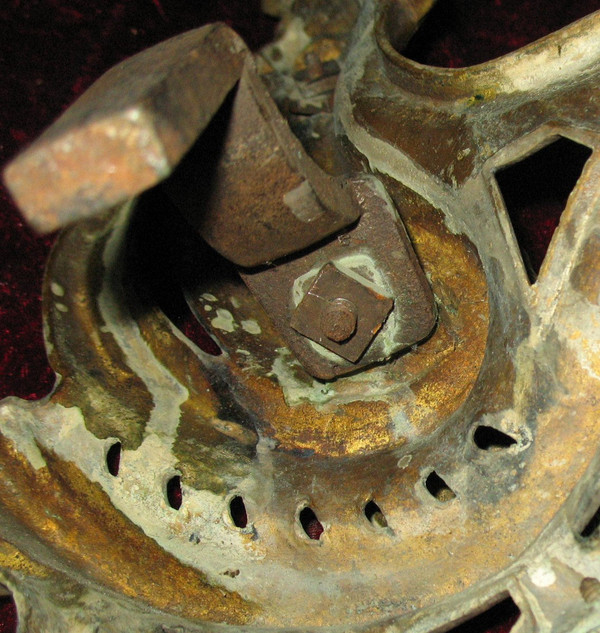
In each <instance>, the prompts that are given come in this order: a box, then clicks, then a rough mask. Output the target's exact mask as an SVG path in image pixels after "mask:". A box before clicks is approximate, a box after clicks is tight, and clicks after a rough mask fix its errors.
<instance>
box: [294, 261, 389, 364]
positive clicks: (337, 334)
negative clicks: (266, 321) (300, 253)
mask: <svg viewBox="0 0 600 633" xmlns="http://www.w3.org/2000/svg"><path fill="white" fill-rule="evenodd" d="M393 306H394V300H393V299H392V298H391V297H388V296H386V295H385V294H383V290H381V289H380V288H375V287H373V286H369V285H368V282H367V280H366V279H365V280H364V283H363V282H362V281H359V280H358V279H357V278H356V277H350V276H349V275H346V274H344V273H343V272H341V271H340V270H338V269H337V268H336V267H335V265H334V264H332V263H328V264H325V266H323V268H321V270H320V271H319V272H318V274H317V278H316V279H315V281H314V282H313V284H312V285H311V287H310V288H309V289H308V292H307V293H306V295H305V296H304V298H303V299H302V301H301V302H300V303H299V304H298V306H297V307H296V309H295V310H294V313H293V315H292V319H291V321H290V325H291V326H292V327H293V328H294V330H296V331H297V332H300V334H303V335H304V336H306V337H308V338H309V339H311V340H313V341H314V342H315V343H319V345H322V346H323V347H325V348H327V349H328V350H330V351H332V352H335V353H336V354H338V355H339V356H341V357H342V358H345V359H346V360H349V361H351V362H353V363H355V362H356V361H357V360H358V359H359V358H360V357H361V356H362V354H363V353H364V351H365V350H366V349H367V347H368V346H369V344H370V343H371V341H372V340H373V339H374V338H375V336H377V332H379V330H380V329H381V328H382V326H383V324H384V322H385V319H386V318H387V316H388V314H389V313H390V310H391V309H392V308H393ZM350 339H351V340H350Z"/></svg>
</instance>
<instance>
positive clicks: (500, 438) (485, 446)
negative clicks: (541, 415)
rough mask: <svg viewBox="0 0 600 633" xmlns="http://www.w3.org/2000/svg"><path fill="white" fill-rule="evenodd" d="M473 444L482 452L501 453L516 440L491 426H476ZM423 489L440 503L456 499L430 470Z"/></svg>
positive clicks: (447, 486)
mask: <svg viewBox="0 0 600 633" xmlns="http://www.w3.org/2000/svg"><path fill="white" fill-rule="evenodd" d="M473 442H474V443H475V446H477V448H479V449H481V450H482V451H501V450H504V449H507V448H510V447H511V446H514V445H515V444H516V443H517V440H515V438H514V437H511V436H510V435H507V434H506V433H503V432H502V431H499V430H498V429H496V428H494V427H493V426H485V425H481V426H478V427H477V428H476V429H475V432H474V433H473ZM425 488H427V491H428V492H429V494H430V495H431V496H432V497H434V498H435V499H437V500H438V501H441V502H442V503H447V502H448V501H452V499H456V493H455V492H454V491H453V490H452V488H450V486H449V485H448V484H447V483H446V482H445V481H444V480H443V479H442V477H440V475H438V473H436V472H435V470H432V471H431V472H430V473H429V475H427V478H426V479H425Z"/></svg>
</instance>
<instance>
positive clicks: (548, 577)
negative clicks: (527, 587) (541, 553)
mask: <svg viewBox="0 0 600 633" xmlns="http://www.w3.org/2000/svg"><path fill="white" fill-rule="evenodd" d="M529 577H530V578H531V582H533V584H534V585H536V586H537V587H551V586H552V585H553V584H554V583H555V582H556V574H555V573H554V571H553V570H552V568H551V567H538V568H537V569H534V570H532V571H530V572H529Z"/></svg>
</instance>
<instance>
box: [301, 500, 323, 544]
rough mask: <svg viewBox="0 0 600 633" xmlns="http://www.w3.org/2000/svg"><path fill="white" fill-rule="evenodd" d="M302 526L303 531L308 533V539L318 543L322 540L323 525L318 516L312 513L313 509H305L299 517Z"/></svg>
mask: <svg viewBox="0 0 600 633" xmlns="http://www.w3.org/2000/svg"><path fill="white" fill-rule="evenodd" d="M298 518H299V520H300V525H301V526H302V529H303V530H304V531H305V532H306V535H307V536H308V538H310V539H312V540H313V541H318V540H319V539H320V538H321V534H323V525H322V524H321V522H320V521H319V519H317V515H316V514H315V513H314V512H313V511H312V509H311V508H309V507H306V508H304V509H303V510H302V511H301V512H300V514H299V516H298Z"/></svg>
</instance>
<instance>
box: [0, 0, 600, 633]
mask: <svg viewBox="0 0 600 633" xmlns="http://www.w3.org/2000/svg"><path fill="white" fill-rule="evenodd" d="M340 2H341V0H340ZM340 2H337V1H336V2H320V1H319V0H310V1H309V0H302V1H299V2H293V3H292V2H287V1H284V0H282V1H281V2H279V3H276V2H269V3H268V4H269V6H270V10H271V11H274V12H277V13H278V14H280V15H281V16H283V18H282V19H283V22H282V23H283V27H282V31H281V35H280V38H279V39H278V40H277V41H276V42H274V43H273V44H272V45H270V46H268V47H267V48H265V49H264V50H263V51H262V52H261V54H260V55H259V56H258V58H257V59H256V60H255V61H253V60H251V59H250V57H249V54H248V52H247V50H246V49H245V47H244V46H243V44H242V43H241V42H240V41H239V39H238V38H237V36H235V35H234V34H233V33H232V32H231V31H229V30H228V29H227V28H226V27H225V26H222V25H221V26H215V27H208V28H206V29H202V30H200V31H195V32H191V33H189V34H186V35H184V36H182V37H181V38H178V39H176V40H172V41H171V42H167V43H165V44H163V45H161V46H159V47H158V48H156V49H152V50H150V51H148V52H147V53H146V54H144V55H142V56H141V57H136V58H133V59H132V60H131V61H130V62H126V63H125V64H124V65H122V66H120V67H118V68H117V69H116V70H113V71H111V72H110V73H109V74H108V75H107V76H106V77H105V78H104V79H101V80H100V81H99V82H98V83H97V84H95V86H94V87H93V88H92V89H91V91H90V92H89V93H88V94H87V96H85V97H84V98H83V99H82V101H80V102H79V103H78V104H77V105H76V106H75V109H74V110H73V111H71V113H67V114H66V115H65V117H64V118H63V119H61V120H60V121H59V122H58V123H57V124H56V127H54V128H51V129H50V130H49V131H48V132H47V133H46V134H45V135H44V136H43V137H42V138H41V139H40V140H39V141H37V142H36V143H35V144H34V145H33V146H32V147H31V148H30V149H29V150H27V151H26V152H25V153H24V154H23V155H22V156H21V157H18V158H17V159H16V160H15V162H14V163H13V164H12V165H11V166H10V167H9V168H8V170H7V172H6V178H7V180H8V181H9V184H10V186H11V189H12V191H13V192H14V194H15V197H16V199H17V200H18V201H19V202H20V204H22V205H23V208H24V212H25V213H26V216H27V217H28V218H29V219H30V220H31V221H32V222H33V223H34V224H35V225H36V226H37V227H38V228H40V229H43V230H51V229H52V228H55V227H57V226H64V225H68V226H67V228H66V229H65V230H64V231H63V233H62V234H61V236H60V237H59V239H58V242H57V245H56V247H55V249H54V251H53V253H52V256H51V259H50V261H49V263H48V268H47V274H46V281H45V286H44V312H45V316H44V318H45V326H46V338H47V347H48V354H49V358H50V360H51V363H52V366H53V368H54V369H55V371H56V373H57V383H56V386H55V389H54V391H53V393H52V394H51V395H50V396H49V397H48V398H47V399H45V400H42V401H39V402H24V401H21V400H18V399H15V398H9V399H7V400H4V401H3V402H2V403H0V468H1V470H2V477H0V510H1V513H0V535H1V538H2V540H1V541H0V584H1V585H2V586H4V587H7V588H8V590H10V591H11V592H12V593H13V595H14V596H15V598H16V601H17V605H18V608H19V612H20V614H22V618H21V628H22V630H23V631H26V632H27V633H29V632H31V633H34V632H37V631H44V630H52V631H53V632H59V631H65V632H66V631H73V630H85V631H88V630H89V631H94V630H101V631H103V632H107V633H121V632H123V631H128V632H131V633H157V632H160V631H162V632H164V631H178V632H181V633H199V632H200V631H202V632H205V631H217V630H219V631H221V630H227V631H246V632H247V631H252V630H257V631H259V630H260V631H276V630H277V631H281V630H294V631H315V632H316V631H321V630H325V629H327V630H335V631H369V632H372V633H376V632H377V633H384V632H385V633H392V632H400V631H402V632H404V633H439V632H441V631H444V632H446V631H451V630H452V628H453V627H454V626H458V625H459V624H461V623H464V622H467V621H469V620H470V619H471V618H472V617H474V616H476V615H477V614H479V613H481V612H483V611H487V610H488V609H493V608H494V605H501V606H502V605H504V606H506V605H508V606H509V607H510V609H512V611H511V613H513V615H514V619H516V620H517V623H516V624H515V626H514V628H513V632H514V633H525V632H526V633H542V632H544V633H571V632H572V631H580V632H581V633H593V632H595V631H597V630H598V627H599V625H600V624H599V623H600V616H599V615H598V582H599V579H600V558H599V556H598V547H599V540H600V539H599V537H598V532H599V527H598V526H599V524H600V519H599V516H600V512H599V511H598V505H599V503H600V487H599V485H598V476H597V473H598V468H599V464H600V454H599V453H598V448H597V447H598V445H599V443H600V426H599V425H598V394H599V393H600V390H599V388H600V360H599V358H600V356H599V354H598V351H599V349H600V303H599V288H600V282H599V280H598V277H599V274H600V268H599V266H598V263H597V262H598V249H599V247H600V240H599V238H598V235H600V205H599V200H600V196H599V188H598V183H599V182H600V159H599V157H598V147H600V124H599V121H600V99H599V98H598V77H599V75H600V46H598V42H599V38H600V13H596V14H592V15H590V16H588V17H586V18H584V19H583V20H581V21H579V22H577V23H574V24H572V25H570V26H568V27H566V28H564V29H562V30H561V31H559V32H557V33H554V34H552V35H550V36H548V37H546V38H544V39H543V40H540V41H537V42H534V43H533V44H531V45H529V46H527V47H525V48H523V49H521V50H518V51H515V52H514V53H511V54H509V55H506V56H504V57H502V58H500V59H496V60H492V61H490V62H486V63H484V64H481V65H479V66H476V67H473V68H463V69H440V68H431V67H427V66H423V65H420V64H417V63H414V62H411V61H410V60H408V59H406V58H405V57H403V56H402V54H401V52H399V51H401V50H402V48H403V46H404V45H405V44H406V42H407V41H408V39H409V37H410V36H411V34H412V33H413V32H414V31H415V29H416V28H417V25H418V23H419V21H420V19H421V18H422V17H423V16H424V14H425V13H426V12H427V10H428V9H429V8H430V6H431V4H432V3H431V2H430V1H428V0H422V1H421V0H393V1H392V0H389V1H384V2H376V1H372V2H371V1H365V2H362V3H360V4H359V3H354V2H352V3H348V11H347V12H343V11H341V10H340V8H341V6H342V5H344V3H343V2H341V4H340ZM323 16H326V17H327V19H324V18H323ZM167 52H168V55H166V53H167ZM342 53H343V54H342ZM328 64H329V65H328ZM140 69H142V70H143V71H144V72H141V73H138V71H139V70H140ZM257 69H258V70H257ZM332 69H333V70H332ZM338 70H339V74H337V71H338ZM150 71H151V72H150ZM334 71H335V72H334ZM132 72H134V74H136V75H138V74H139V77H138V79H137V80H136V81H135V82H134V83H132V84H131V85H130V83H131V73H132ZM146 75H148V76H146ZM261 82H264V84H263V83H261ZM321 82H323V83H321ZM334 83H335V95H334V93H333V84H334ZM207 84H209V85H211V90H206V85H207ZM317 84H318V85H317ZM236 85H237V91H235V90H234V87H235V86H236ZM232 90H233V92H232ZM228 95H229V96H228ZM228 105H230V106H231V111H230V113H229V116H227V107H228ZM276 106H277V107H276ZM213 116H214V117H215V118H214V119H213V120H212V122H211V117H213ZM220 117H223V118H222V119H221V118H220ZM219 121H222V122H224V123H223V126H224V128H225V129H221V130H220V133H218V134H216V137H211V135H213V134H214V133H215V130H214V128H213V126H216V127H218V123H219ZM227 122H229V126H230V127H229V128H227ZM203 130H204V132H203ZM292 130H293V131H294V135H292ZM217 132H219V130H217ZM198 137H199V138H198ZM211 138H212V139H213V140H214V138H216V139H217V146H218V144H219V143H221V145H220V147H221V149H222V150H223V152H222V153H221V154H215V156H217V155H218V160H217V161H216V163H215V165H213V167H214V169H213V170H212V171H211V174H210V177H211V180H210V181H209V183H208V184H210V187H209V189H211V190H212V192H213V193H214V196H213V195H212V194H211V193H210V191H209V192H208V194H207V191H205V190H202V188H201V190H200V191H198V192H197V193H198V195H196V189H195V188H194V187H193V186H192V184H191V183H190V186H189V190H184V189H185V187H186V184H185V183H186V178H188V177H189V176H188V175H189V174H195V176H194V178H195V179H196V180H198V179H199V178H201V177H202V176H203V175H204V174H206V175H207V178H208V175H209V172H208V171H203V169H204V167H203V166H206V160H205V158H206V155H207V152H206V151H205V149H206V148H207V147H215V145H212V146H211V145H210V141H211ZM558 138H562V139H568V140H569V142H570V143H575V144H579V145H582V146H584V147H587V148H589V149H590V151H591V156H590V157H589V159H588V160H587V162H586V163H585V165H584V166H583V170H582V173H581V176H580V178H579V180H578V181H577V184H576V185H575V187H574V189H573V191H572V193H571V195H570V197H569V199H568V202H567V205H566V208H565V210H564V212H563V215H562V216H561V220H560V224H559V226H558V228H557V230H556V232H555V234H554V237H553V239H552V242H551V244H550V246H549V249H548V252H547V254H546V257H545V259H544V262H543V264H542V266H541V268H540V271H539V275H538V276H537V279H536V280H535V281H534V282H532V280H531V279H530V278H529V277H528V275H527V272H526V268H525V265H524V263H523V260H522V257H521V254H520V250H519V245H518V242H517V238H516V237H515V232H514V230H513V228H512V225H511V222H510V216H509V213H508V211H507V208H506V204H505V200H504V198H503V196H502V190H501V187H500V186H499V185H498V182H497V179H496V174H497V172H499V171H501V170H503V169H505V168H506V167H507V166H508V165H515V164H519V163H520V161H522V160H523V159H524V158H525V157H528V156H532V155H535V153H536V152H537V151H538V150H540V149H541V148H543V147H545V146H547V145H549V144H551V143H553V142H554V141H555V140H556V139H558ZM96 141H98V142H96ZM184 154H185V157H184ZM265 161H266V162H265ZM271 161H272V164H271ZM177 165H179V167H181V170H179V167H178V166H177ZM269 165H270V166H269ZM271 169H273V170H274V171H270V170H271ZM171 172H173V173H172V174H171ZM169 174H171V176H170V177H169V180H168V182H165V183H164V186H162V187H161V186H158V187H156V186H155V185H156V184H157V183H159V182H160V181H162V180H163V179H164V178H166V177H167V176H168V175H169ZM548 177H549V178H551V177H552V174H549V175H548ZM212 178H214V180H212ZM204 184H207V183H204ZM150 187H152V188H151V189H150V190H148V191H146V190H147V189H148V188H150ZM182 188H183V189H182ZM144 191H145V193H142V192H144ZM248 198H250V199H248ZM191 227H194V228H195V229H199V232H200V234H201V235H202V236H204V237H205V238H206V241H207V242H209V243H210V244H212V245H213V246H214V247H215V248H214V249H213V248H211V247H210V246H208V245H207V244H206V242H205V241H203V240H202V239H201V237H200V235H199V234H198V230H194V229H193V228H191ZM311 227H312V228H313V229H314V231H315V232H314V233H311V230H310V229H311ZM265 240H268V241H269V243H265ZM217 251H219V252H220V254H219V252H217ZM223 255H224V256H225V257H223ZM165 285H166V286H168V287H169V289H173V288H181V292H182V293H183V296H185V299H186V301H187V305H189V307H190V309H191V311H192V313H193V315H194V316H195V318H196V319H197V320H198V321H200V322H202V323H203V324H204V326H205V327H206V329H207V330H208V331H209V333H210V335H211V336H212V338H213V340H214V342H215V343H216V344H218V347H219V350H220V352H221V353H220V354H217V355H215V354H209V353H207V352H206V351H203V350H202V349H200V348H199V347H198V345H197V344H196V343H195V342H193V341H191V340H189V339H188V338H186V336H184V334H183V333H182V332H181V331H180V330H179V329H178V328H177V327H176V325H175V324H174V322H172V321H171V320H170V319H169V318H168V317H167V316H166V313H167V310H166V308H165V306H164V305H163V304H162V303H161V300H160V298H159V295H160V293H159V292H158V290H160V289H161V288H162V287H164V286H165ZM115 452H118V454H119V457H120V461H119V466H118V468H115V466H114V463H109V462H110V460H109V458H108V456H109V455H114V453H115ZM174 491H175V493H181V494H180V497H177V495H176V494H175V493H174ZM25 497H26V498H27V503H23V499H24V498H25ZM140 553H143V556H141V555H140ZM309 604H310V605H311V608H310V609H308V608H307V605H309Z"/></svg>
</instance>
